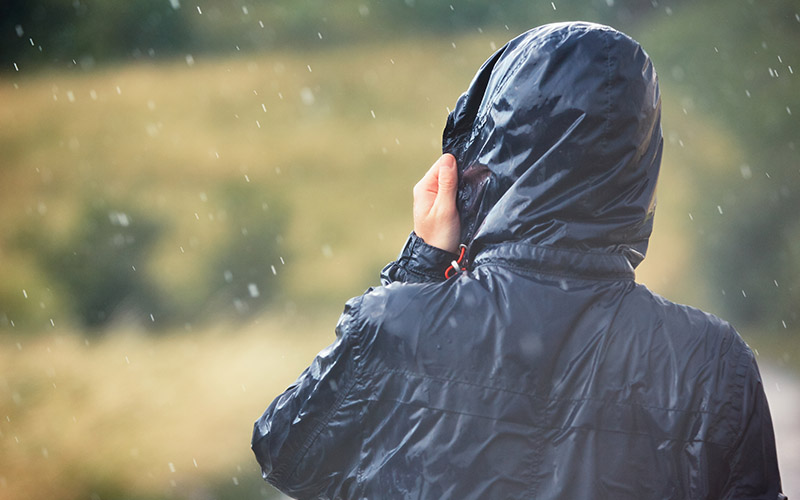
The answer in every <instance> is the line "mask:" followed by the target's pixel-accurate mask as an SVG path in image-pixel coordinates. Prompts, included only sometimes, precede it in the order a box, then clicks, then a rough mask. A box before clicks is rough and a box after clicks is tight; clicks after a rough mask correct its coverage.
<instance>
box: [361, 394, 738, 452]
mask: <svg viewBox="0 0 800 500" xmlns="http://www.w3.org/2000/svg"><path fill="white" fill-rule="evenodd" d="M368 400H369V401H375V402H381V401H385V402H392V403H397V404H402V405H407V406H413V407H414V408H421V409H425V410H430V411H438V412H442V413H452V414H455V415H466V416H468V417H475V418H481V419H485V420H492V421H501V422H509V423H513V424H517V425H527V426H529V427H532V428H536V429H547V430H567V429H575V430H587V429H590V430H597V431H602V432H614V433H618V434H627V435H632V436H650V437H652V433H649V432H632V431H625V430H619V429H607V428H603V427H588V428H587V427H577V426H566V427H559V426H548V425H541V424H537V423H535V422H528V423H525V424H520V423H519V422H514V421H512V420H507V419H504V418H496V417H488V416H486V415H479V414H477V413H470V412H465V411H458V410H453V409H450V408H439V407H431V406H427V405H423V404H420V403H413V402H409V401H401V400H398V399H394V398H375V399H368ZM661 439H665V440H667V441H678V442H682V443H695V442H697V443H709V444H714V445H717V446H720V447H723V448H728V447H730V445H729V444H724V443H718V442H716V441H712V440H709V439H683V438H677V437H672V436H665V437H661Z"/></svg>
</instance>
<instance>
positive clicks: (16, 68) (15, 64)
mask: <svg viewBox="0 0 800 500" xmlns="http://www.w3.org/2000/svg"><path fill="white" fill-rule="evenodd" d="M14 69H15V70H17V71H19V66H17V63H14Z"/></svg>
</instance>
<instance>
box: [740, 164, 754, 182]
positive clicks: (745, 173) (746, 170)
mask: <svg viewBox="0 0 800 500" xmlns="http://www.w3.org/2000/svg"><path fill="white" fill-rule="evenodd" d="M739 171H740V172H741V173H742V178H743V179H750V178H751V177H753V171H752V170H751V169H750V165H747V164H744V165H742V166H741V167H739Z"/></svg>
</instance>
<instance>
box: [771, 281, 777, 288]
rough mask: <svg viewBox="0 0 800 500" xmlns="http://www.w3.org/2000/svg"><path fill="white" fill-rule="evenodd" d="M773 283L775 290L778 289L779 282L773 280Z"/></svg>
mask: <svg viewBox="0 0 800 500" xmlns="http://www.w3.org/2000/svg"><path fill="white" fill-rule="evenodd" d="M772 282H773V283H775V288H778V280H772Z"/></svg>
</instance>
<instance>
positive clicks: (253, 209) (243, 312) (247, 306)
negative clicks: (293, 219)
mask: <svg viewBox="0 0 800 500" xmlns="http://www.w3.org/2000/svg"><path fill="white" fill-rule="evenodd" d="M220 193H221V195H222V198H223V203H224V206H225V209H224V212H223V214H224V222H225V225H226V234H225V235H224V237H222V238H221V240H220V241H219V243H218V246H217V249H216V252H215V253H214V256H213V257H212V258H211V260H210V263H209V265H208V267H207V269H206V271H205V272H206V273H207V276H208V278H207V279H208V287H207V289H208V298H207V299H206V301H204V302H207V303H206V304H204V306H207V305H208V304H210V305H212V307H213V309H215V310H216V311H217V312H223V313H229V314H230V313H233V314H235V316H234V317H236V316H238V317H242V318H245V317H249V316H252V315H253V314H255V313H258V312H259V311H261V310H262V309H263V308H264V306H266V305H267V304H268V303H269V302H270V300H271V299H273V298H274V297H275V295H276V293H277V292H278V290H279V287H280V279H281V274H280V273H279V270H280V268H281V267H282V266H283V262H285V260H284V258H285V255H286V254H285V253H284V249H283V245H282V242H283V236H282V233H283V231H284V229H285V228H286V212H285V210H284V208H283V204H282V203H280V201H279V200H276V198H275V196H274V195H270V194H269V191H268V190H266V189H264V187H263V186H258V185H256V184H254V183H247V184H241V183H238V182H236V183H234V182H231V183H229V184H227V185H224V186H223V188H222V189H221V190H220Z"/></svg>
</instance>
